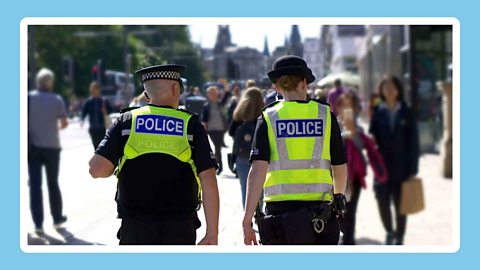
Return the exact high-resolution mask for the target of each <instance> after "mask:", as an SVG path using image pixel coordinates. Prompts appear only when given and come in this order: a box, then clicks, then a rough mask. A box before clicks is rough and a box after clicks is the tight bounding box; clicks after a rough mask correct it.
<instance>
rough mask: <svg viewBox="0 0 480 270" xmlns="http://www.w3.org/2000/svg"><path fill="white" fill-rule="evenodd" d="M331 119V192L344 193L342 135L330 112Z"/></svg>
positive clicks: (344, 166)
mask: <svg viewBox="0 0 480 270" xmlns="http://www.w3.org/2000/svg"><path fill="white" fill-rule="evenodd" d="M330 119H332V123H331V127H332V131H331V136H330V158H331V164H332V174H333V192H334V193H335V194H337V193H341V194H344V193H345V188H346V186H347V157H346V154H345V148H344V146H343V140H342V134H341V132H340V127H339V125H338V122H337V119H336V117H335V115H334V114H333V113H332V112H330Z"/></svg>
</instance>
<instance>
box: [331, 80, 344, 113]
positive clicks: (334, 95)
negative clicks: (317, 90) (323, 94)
mask: <svg viewBox="0 0 480 270" xmlns="http://www.w3.org/2000/svg"><path fill="white" fill-rule="evenodd" d="M344 92H345V90H344V88H343V87H342V81H341V80H340V79H336V80H335V82H334V88H332V89H330V91H328V94H327V102H328V104H330V108H331V109H332V112H333V114H335V115H337V99H338V98H339V97H340V96H341V95H342V94H343V93H344Z"/></svg>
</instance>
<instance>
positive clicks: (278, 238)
mask: <svg viewBox="0 0 480 270" xmlns="http://www.w3.org/2000/svg"><path fill="white" fill-rule="evenodd" d="M257 222H258V231H259V235H260V242H261V244H262V245H280V244H285V234H284V232H283V228H282V227H281V216H273V215H268V216H265V215H262V216H258V217H257Z"/></svg>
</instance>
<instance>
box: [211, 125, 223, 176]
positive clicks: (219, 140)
mask: <svg viewBox="0 0 480 270" xmlns="http://www.w3.org/2000/svg"><path fill="white" fill-rule="evenodd" d="M208 135H209V136H210V139H211V140H212V142H213V146H214V147H215V159H216V160H217V163H218V169H219V170H220V171H221V170H223V162H222V147H223V145H224V142H223V140H224V136H225V132H224V131H221V130H211V131H208Z"/></svg>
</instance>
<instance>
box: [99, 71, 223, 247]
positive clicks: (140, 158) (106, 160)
mask: <svg viewBox="0 0 480 270" xmlns="http://www.w3.org/2000/svg"><path fill="white" fill-rule="evenodd" d="M184 69H185V67H184V66H179V65H160V66H152V67H148V68H144V69H140V70H138V71H137V72H136V74H137V75H139V76H140V77H141V81H142V83H143V86H144V89H145V91H144V95H145V97H146V98H147V100H148V101H149V103H148V104H147V105H145V106H143V107H140V108H133V109H132V108H129V111H123V113H122V114H121V115H120V117H119V118H118V119H117V120H116V121H115V122H114V124H113V125H112V127H111V128H110V129H109V130H108V132H107V134H106V136H105V138H104V140H103V141H102V142H101V143H100V145H99V147H98V148H97V150H96V152H95V155H94V156H93V158H92V159H91V160H90V163H89V164H90V174H91V175H92V177H94V178H98V177H108V176H110V175H112V173H113V172H114V168H115V167H117V171H116V175H117V178H118V185H117V194H116V201H117V210H118V217H119V218H121V219H122V224H121V227H120V229H119V232H118V234H117V236H118V238H119V240H120V245H128V244H136V245H139V244H157V245H158V244H174V245H177V244H190V245H191V244H195V242H196V229H197V228H199V227H200V221H199V220H198V217H197V212H196V210H197V207H199V204H200V198H201V197H200V196H201V195H202V199H203V206H204V211H205V217H206V222H207V229H206V235H205V237H204V238H203V239H202V240H201V241H200V242H199V244H207V245H216V244H217V238H218V215H219V195H218V187H217V182H216V175H215V170H216V168H217V163H216V160H215V157H214V155H213V152H212V150H211V149H210V145H209V142H208V137H207V134H206V132H205V130H204V128H203V126H202V124H201V123H200V121H199V119H198V116H197V115H196V114H193V113H190V112H188V111H185V110H180V109H177V107H178V103H179V97H180V94H181V93H182V91H183V86H182V82H181V79H180V74H181V72H183V71H184ZM200 190H201V191H203V192H200Z"/></svg>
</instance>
